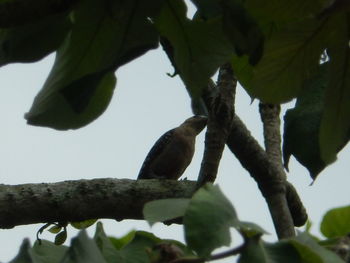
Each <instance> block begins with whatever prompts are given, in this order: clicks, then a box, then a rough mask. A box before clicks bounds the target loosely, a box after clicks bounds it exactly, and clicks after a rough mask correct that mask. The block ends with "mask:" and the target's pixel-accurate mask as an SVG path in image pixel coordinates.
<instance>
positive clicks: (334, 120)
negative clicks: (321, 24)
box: [320, 13, 350, 163]
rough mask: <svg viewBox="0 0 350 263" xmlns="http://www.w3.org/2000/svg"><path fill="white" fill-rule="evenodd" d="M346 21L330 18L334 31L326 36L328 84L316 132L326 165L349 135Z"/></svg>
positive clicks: (349, 74)
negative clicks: (318, 127)
mask: <svg viewBox="0 0 350 263" xmlns="http://www.w3.org/2000/svg"><path fill="white" fill-rule="evenodd" d="M347 19H348V14H347V13H344V14H340V15H337V16H334V17H332V18H331V20H332V21H334V22H333V24H334V25H336V27H334V30H332V34H331V36H330V48H329V50H328V54H329V60H330V61H329V63H330V83H329V86H328V87H327V90H326V102H325V109H324V116H323V118H322V123H321V130H320V145H321V155H322V159H323V160H324V161H325V162H327V163H329V162H332V161H335V160H336V155H337V152H339V151H340V150H341V149H342V148H343V147H344V146H345V144H346V143H347V142H348V139H349V135H350V119H349V116H350V103H349V101H350V49H349V37H348V32H349V26H348V22H347V21H348V20H347Z"/></svg>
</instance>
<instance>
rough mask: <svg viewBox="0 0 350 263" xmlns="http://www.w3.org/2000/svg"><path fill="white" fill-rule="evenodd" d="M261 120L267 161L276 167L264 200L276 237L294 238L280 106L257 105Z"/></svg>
mask: <svg viewBox="0 0 350 263" xmlns="http://www.w3.org/2000/svg"><path fill="white" fill-rule="evenodd" d="M259 111H260V116H261V120H262V122H263V126H264V142H265V149H266V153H267V156H268V158H269V161H270V162H271V163H272V165H273V166H274V167H276V170H277V172H276V174H275V175H274V177H273V180H272V181H269V182H268V183H269V186H268V187H271V190H269V191H268V192H270V193H268V194H267V195H265V198H266V199H267V201H268V202H267V203H268V206H269V210H270V214H271V216H272V220H273V223H274V225H275V229H276V232H277V236H278V237H279V238H280V239H281V238H288V237H292V236H295V230H294V224H293V219H292V215H291V213H290V210H289V207H288V203H287V198H286V175H285V173H284V169H283V164H282V152H281V133H280V126H281V121H280V118H279V114H280V111H281V107H280V105H275V104H265V103H260V104H259Z"/></svg>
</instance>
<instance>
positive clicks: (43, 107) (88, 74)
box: [25, 0, 160, 130]
mask: <svg viewBox="0 0 350 263" xmlns="http://www.w3.org/2000/svg"><path fill="white" fill-rule="evenodd" d="M159 8H160V3H159V0H153V1H152V2H151V3H148V2H147V3H145V2H143V1H138V0H133V1H107V0H106V1H99V0H86V1H81V2H79V5H78V6H77V8H76V10H75V12H74V16H73V18H74V19H73V22H74V23H73V28H72V32H71V34H70V35H69V37H67V39H66V41H65V42H64V44H63V45H62V46H61V48H60V49H59V50H58V52H57V56H56V60H55V63H54V66H53V69H52V70H51V72H50V75H49V77H48V79H47V80H46V82H45V84H44V87H43V89H42V90H41V91H40V92H39V94H38V95H37V96H36V98H35V100H34V103H33V105H32V108H31V109H30V111H29V113H27V114H26V116H25V117H26V119H27V121H28V123H29V124H32V125H39V126H48V127H52V128H55V129H59V130H66V129H76V128H80V127H82V126H84V125H86V124H88V123H90V122H91V121H93V120H94V119H96V118H97V117H98V116H99V115H101V114H102V113H103V112H104V110H105V109H106V108H107V106H108V104H109V102H110V100H111V97H112V94H113V90H114V87H115V77H114V74H113V72H114V71H115V70H116V69H117V68H118V67H119V66H121V65H123V64H125V63H127V62H129V61H131V60H132V59H134V58H136V57H138V56H140V55H142V54H143V53H145V52H147V51H148V50H150V49H152V48H155V47H157V46H158V33H157V32H156V30H155V29H154V27H153V25H152V24H151V22H150V21H149V20H148V18H147V16H148V15H151V14H153V13H154V12H156V10H157V9H159ZM121 10H122V12H121Z"/></svg>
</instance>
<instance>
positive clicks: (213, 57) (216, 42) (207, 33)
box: [155, 0, 233, 97]
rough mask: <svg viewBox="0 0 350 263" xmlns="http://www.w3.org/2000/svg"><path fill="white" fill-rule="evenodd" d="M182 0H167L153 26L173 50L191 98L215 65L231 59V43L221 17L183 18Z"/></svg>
mask: <svg viewBox="0 0 350 263" xmlns="http://www.w3.org/2000/svg"><path fill="white" fill-rule="evenodd" d="M186 12H187V10H186V5H185V4H184V2H183V1H179V0H167V1H166V2H165V3H164V7H163V9H162V12H161V13H160V15H159V16H158V17H157V18H156V19H155V25H156V27H157V28H158V30H159V32H160V34H161V35H162V36H163V37H165V38H166V39H167V40H168V41H169V43H170V44H171V46H172V47H173V49H174V61H175V64H176V69H177V71H178V73H179V74H180V77H181V79H182V80H183V82H184V83H185V85H186V88H187V90H188V91H189V93H190V95H191V96H192V97H198V96H199V95H200V94H201V91H202V88H203V87H205V86H206V85H207V83H208V80H209V78H210V77H211V76H212V75H213V74H214V73H215V72H216V71H217V69H218V67H219V66H221V65H223V64H224V63H226V62H228V61H229V60H230V57H231V55H232V53H233V46H232V45H231V44H230V43H229V41H228V40H227V39H226V37H225V35H224V33H223V30H222V21H221V19H220V18H213V19H208V20H206V21H203V20H201V19H194V20H190V19H188V18H187V17H186Z"/></svg>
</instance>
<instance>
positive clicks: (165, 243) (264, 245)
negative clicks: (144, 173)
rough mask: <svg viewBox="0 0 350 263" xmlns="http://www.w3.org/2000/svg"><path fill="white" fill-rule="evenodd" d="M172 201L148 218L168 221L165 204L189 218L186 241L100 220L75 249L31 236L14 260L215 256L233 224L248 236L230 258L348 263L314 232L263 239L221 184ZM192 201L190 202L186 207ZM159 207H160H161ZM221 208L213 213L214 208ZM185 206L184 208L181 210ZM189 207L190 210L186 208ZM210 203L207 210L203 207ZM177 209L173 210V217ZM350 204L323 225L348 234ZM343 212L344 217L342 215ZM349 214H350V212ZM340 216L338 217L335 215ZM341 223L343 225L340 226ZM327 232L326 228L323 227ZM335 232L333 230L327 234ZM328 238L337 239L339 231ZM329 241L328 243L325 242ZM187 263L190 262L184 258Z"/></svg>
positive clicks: (151, 209) (154, 206) (150, 210)
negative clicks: (121, 233) (108, 229)
mask: <svg viewBox="0 0 350 263" xmlns="http://www.w3.org/2000/svg"><path fill="white" fill-rule="evenodd" d="M183 200H184V199H180V200H178V199H166V200H158V201H153V202H152V203H150V204H148V205H147V206H146V208H145V217H146V218H149V219H151V222H152V223H154V221H155V219H156V218H157V217H158V218H159V220H161V221H163V220H165V218H164V216H163V213H162V212H161V210H160V209H159V207H163V208H164V207H167V209H168V213H167V214H168V216H167V218H166V219H170V218H173V219H174V218H178V217H179V216H180V213H179V211H180V210H182V211H183V212H182V214H181V216H183V217H184V219H183V220H184V221H183V223H184V232H185V237H186V245H184V244H181V243H180V242H177V241H174V240H167V239H160V238H158V237H155V236H154V235H153V234H151V233H147V232H142V231H132V232H130V233H129V234H127V235H126V236H125V237H122V238H114V237H107V236H106V234H105V232H104V231H103V227H102V224H101V223H97V225H96V232H95V235H94V237H93V238H89V237H88V236H87V234H86V232H85V230H82V231H81V232H80V233H79V234H78V236H77V237H75V238H73V239H72V241H71V245H70V247H67V246H57V245H54V244H53V243H51V242H49V241H42V242H41V244H39V242H38V241H37V242H35V244H34V246H33V247H30V245H29V242H28V240H25V241H24V242H23V244H22V247H21V249H20V252H19V253H18V255H17V256H16V258H15V259H13V260H12V261H11V262H10V263H19V262H21V263H29V262H33V263H46V262H50V263H52V262H83V261H84V262H86V263H89V262H106V263H108V262H111V263H112V262H130V263H131V262H140V263H141V262H145V263H148V262H151V263H156V262H158V263H160V262H162V263H167V262H172V261H173V260H175V259H180V258H181V259H195V258H197V259H203V261H202V262H204V260H206V259H207V260H210V259H211V258H212V257H213V251H214V250H215V249H216V248H219V247H222V246H229V245H230V243H231V234H230V229H231V228H232V227H233V228H234V229H236V230H237V231H238V232H239V233H240V235H241V236H242V237H243V240H244V241H243V244H242V245H240V246H239V247H238V249H235V250H231V251H232V253H231V254H230V253H228V255H226V256H232V255H235V254H237V255H238V256H239V258H238V262H240V263H245V262H247V263H248V262H276V263H277V262H300V263H304V262H305V263H306V262H307V263H314V262H315V263H316V262H317V263H318V262H332V263H338V262H339V263H341V262H344V261H342V260H341V259H340V258H339V257H338V256H337V255H336V254H334V253H333V252H331V251H329V250H327V249H325V248H324V247H322V246H321V245H320V243H322V242H317V241H316V240H315V239H314V238H313V237H312V236H311V235H310V234H309V233H308V232H301V233H299V234H298V235H297V236H296V237H295V238H291V239H287V240H282V241H278V242H275V243H268V242H265V241H263V240H262V239H261V237H262V236H263V234H265V233H266V232H265V231H264V230H262V229H261V228H260V227H259V226H257V225H255V224H252V223H247V222H242V221H240V220H239V219H238V217H237V214H236V212H235V210H234V208H233V206H232V204H231V203H230V202H229V201H228V200H227V198H226V197H225V196H224V195H223V194H222V192H221V191H220V189H219V187H217V186H212V185H210V184H207V185H206V186H205V187H203V188H201V189H200V190H198V191H197V193H196V194H195V195H194V196H193V198H192V199H190V200H188V202H184V201H183ZM185 204H186V205H185ZM158 205H159V206H158ZM214 206H217V207H219V209H215V213H213V212H212V211H213V207H214ZM179 207H180V208H181V209H179ZM184 207H186V208H185V209H183V208H184ZM203 207H204V208H203ZM171 211H173V214H172V216H171ZM349 211H350V210H349V207H346V208H342V209H335V210H333V211H330V212H328V213H327V214H326V216H325V217H324V220H323V222H322V228H328V229H330V228H334V227H335V228H337V229H338V233H337V234H339V235H344V234H347V233H348V232H346V231H349V229H343V230H340V229H341V228H342V227H341V226H344V227H345V226H346V225H347V222H348V218H349ZM339 213H341V215H343V216H340V214H339ZM345 214H346V216H344V215H345ZM335 217H336V219H335ZM338 226H340V227H338ZM323 232H324V231H323ZM327 233H329V232H327ZM327 237H334V235H333V234H329V235H327ZM323 243H325V242H324V241H323ZM184 262H185V261H184Z"/></svg>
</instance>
